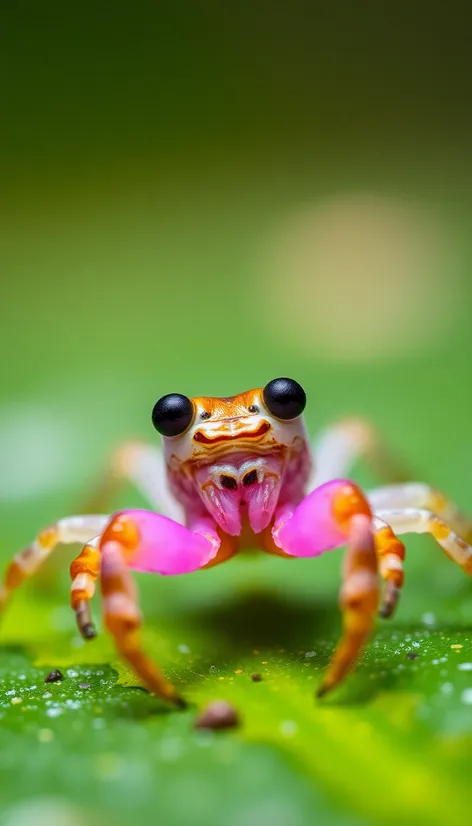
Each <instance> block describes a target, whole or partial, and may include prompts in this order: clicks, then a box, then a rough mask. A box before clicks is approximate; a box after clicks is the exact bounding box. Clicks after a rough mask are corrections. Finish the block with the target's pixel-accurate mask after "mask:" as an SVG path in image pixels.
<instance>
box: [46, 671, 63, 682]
mask: <svg viewBox="0 0 472 826" xmlns="http://www.w3.org/2000/svg"><path fill="white" fill-rule="evenodd" d="M63 679H64V674H63V673H62V671H59V669H58V668H54V669H53V670H52V671H50V672H49V674H48V675H47V677H45V678H44V682H45V683H58V682H59V680H63Z"/></svg>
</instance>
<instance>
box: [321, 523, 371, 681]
mask: <svg viewBox="0 0 472 826" xmlns="http://www.w3.org/2000/svg"><path fill="white" fill-rule="evenodd" d="M343 578H344V582H343V585H342V588H341V592H340V607H341V611H342V615H343V635H342V637H341V640H340V642H339V643H338V646H337V648H336V650H335V652H334V654H333V657H332V659H331V662H330V664H329V666H328V669H327V671H326V674H325V676H324V679H323V681H322V683H321V686H320V688H319V689H318V692H317V696H318V697H322V696H323V695H324V694H326V693H327V692H328V691H331V690H332V689H333V688H335V686H337V685H338V684H339V683H340V682H341V680H343V679H344V677H345V676H346V674H347V673H348V672H349V671H350V670H351V668H352V667H353V666H354V664H355V663H356V661H357V659H358V657H359V655H360V653H361V652H362V649H363V648H364V645H365V643H366V641H367V639H368V637H369V635H370V633H371V631H372V628H373V626H374V623H375V617H376V614H377V609H378V603H379V583H378V561H377V555H376V552H375V544H374V536H373V528H372V520H371V518H370V517H369V516H368V515H366V514H358V515H356V516H353V517H352V519H351V524H350V532H349V543H348V546H347V550H346V555H345V558H344V570H343Z"/></svg>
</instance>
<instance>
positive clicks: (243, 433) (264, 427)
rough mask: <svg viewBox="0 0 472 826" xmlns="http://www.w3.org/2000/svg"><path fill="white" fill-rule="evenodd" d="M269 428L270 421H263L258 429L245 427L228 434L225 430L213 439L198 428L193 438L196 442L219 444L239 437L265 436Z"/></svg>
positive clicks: (254, 437) (253, 437) (256, 437)
mask: <svg viewBox="0 0 472 826" xmlns="http://www.w3.org/2000/svg"><path fill="white" fill-rule="evenodd" d="M223 430H224V425H223ZM269 430H270V424H269V422H261V423H260V425H259V427H258V428H257V430H252V431H251V430H247V429H246V430H245V429H244V428H242V429H241V430H240V432H237V431H236V432H235V433H227V434H225V433H224V432H223V433H220V434H218V433H217V434H216V436H215V437H214V438H213V439H212V438H211V436H210V437H208V436H206V435H205V433H202V431H200V430H197V432H196V433H195V435H194V437H193V438H194V441H195V442H202V444H205V445H216V444H219V443H220V442H233V441H234V440H238V439H258V438H260V437H261V436H264V435H265V434H266V433H267V432H268V431H269Z"/></svg>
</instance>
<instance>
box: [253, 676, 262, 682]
mask: <svg viewBox="0 0 472 826" xmlns="http://www.w3.org/2000/svg"><path fill="white" fill-rule="evenodd" d="M251 680H252V682H253V683H260V682H261V681H262V674H251Z"/></svg>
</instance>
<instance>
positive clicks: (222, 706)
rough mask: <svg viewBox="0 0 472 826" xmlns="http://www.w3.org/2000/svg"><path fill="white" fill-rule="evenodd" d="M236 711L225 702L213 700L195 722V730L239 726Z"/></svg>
mask: <svg viewBox="0 0 472 826" xmlns="http://www.w3.org/2000/svg"><path fill="white" fill-rule="evenodd" d="M240 722H241V721H240V719H239V714H238V712H237V711H236V709H235V708H234V707H233V706H232V705H231V704H230V703H227V702H226V701H225V700H214V701H213V702H212V703H208V705H207V706H206V708H204V709H203V711H202V713H201V714H200V715H199V716H198V717H197V719H196V720H195V728H208V729H220V728H234V727H235V726H239V724H240Z"/></svg>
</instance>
